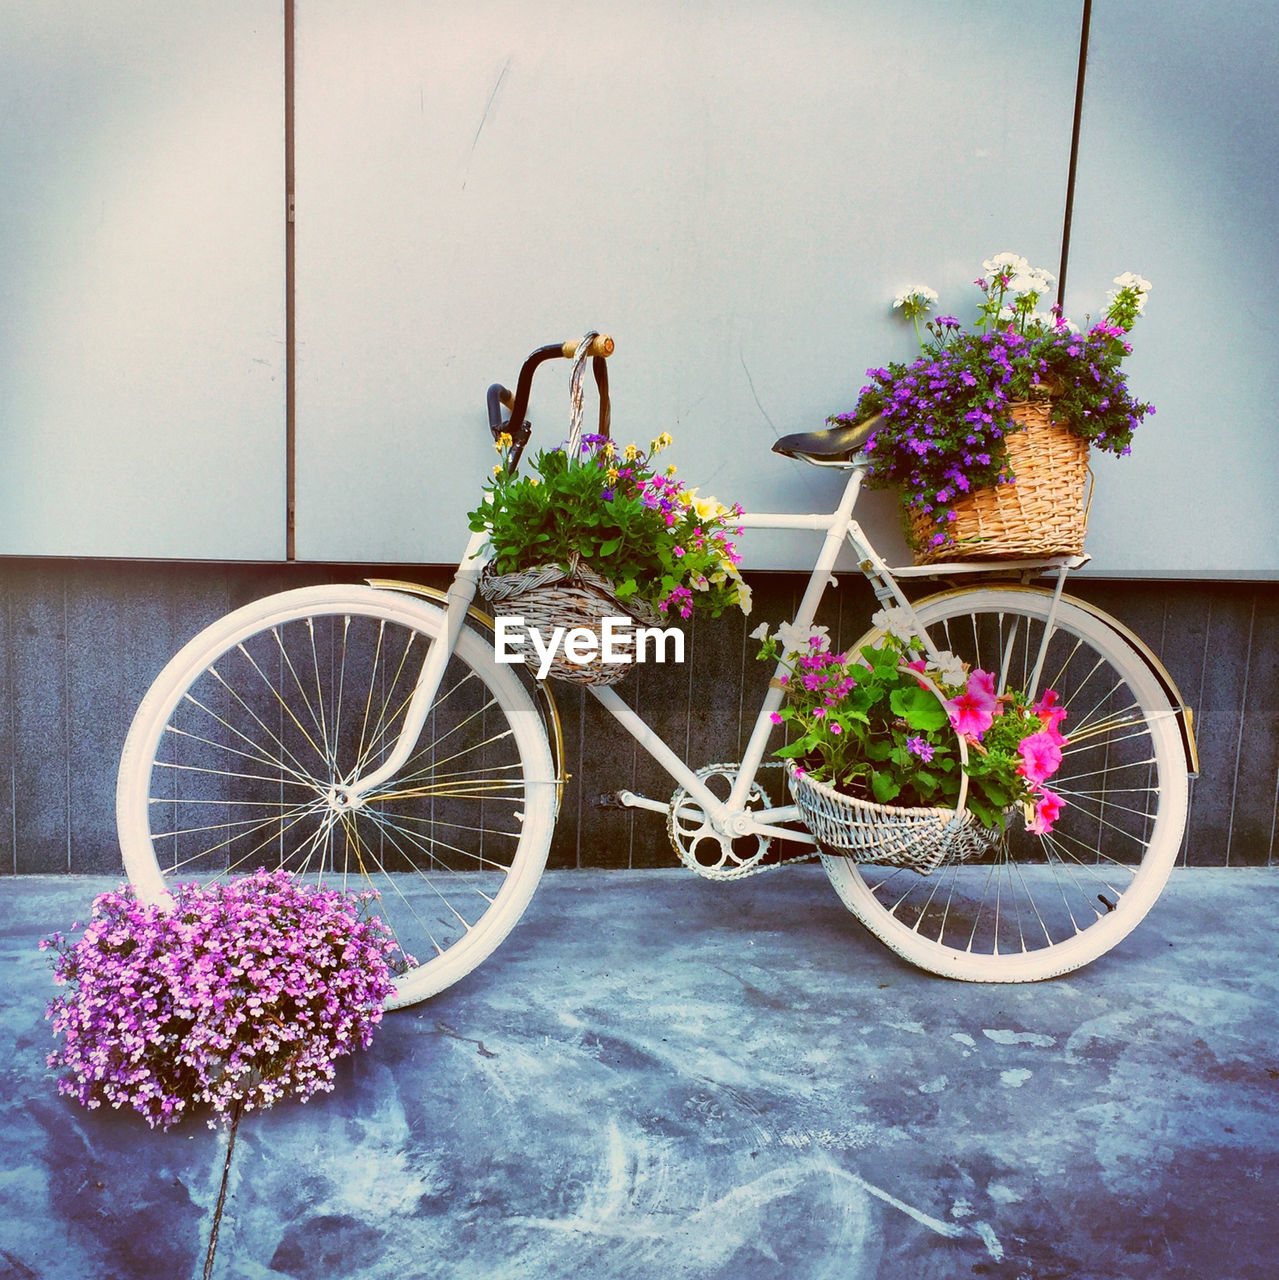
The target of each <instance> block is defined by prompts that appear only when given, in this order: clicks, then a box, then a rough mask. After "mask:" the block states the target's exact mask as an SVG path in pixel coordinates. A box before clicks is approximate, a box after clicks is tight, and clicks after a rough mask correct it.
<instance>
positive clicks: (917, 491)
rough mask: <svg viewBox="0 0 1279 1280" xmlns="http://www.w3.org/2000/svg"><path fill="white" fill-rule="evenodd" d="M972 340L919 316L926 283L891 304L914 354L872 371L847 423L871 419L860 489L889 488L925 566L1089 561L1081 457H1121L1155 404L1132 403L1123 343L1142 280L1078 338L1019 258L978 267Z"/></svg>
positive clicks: (930, 299)
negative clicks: (906, 327) (1046, 304)
mask: <svg viewBox="0 0 1279 1280" xmlns="http://www.w3.org/2000/svg"><path fill="white" fill-rule="evenodd" d="M982 270H983V274H982V275H981V276H979V277H978V278H977V279H976V281H974V283H975V284H976V285H977V287H978V288H979V289H980V290H981V291H982V295H981V296H982V300H981V303H980V304H979V306H978V312H977V321H976V323H975V325H974V326H973V329H972V330H971V331H965V330H964V328H963V325H962V324H961V322H960V321H959V320H957V319H956V318H955V317H954V316H948V315H947V316H938V317H937V318H935V319H930V320H928V321H927V322H926V326H925V329H926V336H925V333H921V331H920V323H919V322H920V319H921V317H923V316H926V315H927V314H928V313H929V311H930V310H931V308H932V305H933V304H934V303H936V302H937V300H938V295H937V294H936V293H935V292H934V291H933V290H932V289H930V288H928V287H927V286H925V285H915V286H912V287H911V288H908V289H905V290H903V291H902V293H900V294H899V295H898V296H897V298H896V299H895V300H894V302H893V306H894V308H896V309H899V310H900V312H901V314H902V315H904V316H905V317H906V318H908V319H909V320H911V322H912V323H913V325H914V328H915V334H916V337H917V339H918V341H919V346H920V350H921V352H922V354H921V355H920V357H919V359H917V360H915V361H913V362H912V363H910V364H902V363H891V364H888V365H886V366H884V367H883V368H876V369H869V370H868V371H867V374H868V376H869V378H870V381H869V383H867V385H866V386H864V387H863V388H862V390H861V393H860V396H859V398H858V401H857V406H856V408H855V409H854V410H853V411H852V412H851V413H844V414H836V415H834V416H832V417H831V418H830V419H829V421H830V422H831V423H832V424H835V425H846V424H848V423H853V422H863V421H866V420H868V419H871V418H875V419H876V421H875V424H874V430H873V432H872V434H871V435H870V437H869V438H868V439H867V441H866V445H865V453H866V456H867V459H868V461H869V468H868V470H867V482H868V483H869V484H871V485H872V486H880V487H887V486H896V487H897V488H898V490H899V492H900V495H901V502H902V514H903V521H904V524H905V526H906V532H907V539H908V541H909V542H910V545H911V547H912V549H913V550H914V552H915V557H916V560H917V562H919V563H931V562H934V561H937V560H943V559H954V558H956V556H963V557H965V558H975V557H1018V556H1026V557H1042V556H1049V555H1078V554H1081V553H1082V552H1083V548H1084V532H1085V529H1086V526H1087V507H1086V505H1085V502H1084V492H1085V488H1086V484H1087V476H1088V450H1089V448H1090V447H1094V448H1097V449H1100V450H1103V451H1105V452H1109V453H1115V454H1119V455H1124V454H1127V453H1128V452H1130V448H1131V443H1132V437H1133V432H1134V431H1135V430H1136V429H1137V427H1138V426H1140V424H1141V422H1142V420H1143V419H1144V418H1145V416H1146V415H1147V414H1150V413H1153V412H1154V408H1153V406H1151V405H1149V404H1145V403H1142V402H1141V401H1139V400H1136V399H1135V398H1134V397H1133V396H1132V394H1131V393H1130V391H1129V389H1128V385H1127V380H1126V376H1125V374H1124V372H1123V369H1122V364H1123V360H1124V358H1125V357H1126V356H1128V355H1130V354H1131V351H1132V347H1131V346H1130V344H1129V343H1128V341H1127V334H1128V332H1129V331H1130V330H1131V329H1132V327H1133V324H1134V323H1135V321H1136V319H1137V316H1138V315H1139V314H1140V313H1141V311H1142V310H1143V308H1144V306H1145V301H1146V296H1147V294H1149V292H1150V287H1151V286H1150V282H1149V281H1148V280H1143V279H1142V278H1141V277H1140V276H1137V275H1134V274H1133V273H1132V272H1125V273H1124V274H1123V275H1120V276H1117V277H1116V278H1115V281H1114V284H1115V288H1114V289H1113V290H1112V291H1111V293H1110V295H1109V299H1108V308H1107V311H1106V314H1105V316H1104V318H1103V319H1101V320H1100V321H1098V322H1097V323H1096V324H1092V325H1090V327H1088V328H1087V329H1086V331H1081V330H1080V329H1079V328H1078V327H1077V326H1075V325H1074V324H1072V323H1071V322H1070V321H1069V320H1068V319H1066V317H1065V316H1063V315H1062V312H1061V308H1060V307H1059V306H1053V307H1051V308H1049V309H1048V310H1047V311H1044V310H1041V309H1040V304H1041V303H1042V302H1043V300H1044V298H1045V297H1046V295H1047V294H1048V293H1049V292H1050V291H1051V290H1052V288H1053V284H1054V280H1053V277H1052V276H1051V275H1050V274H1049V273H1048V272H1046V271H1043V270H1041V269H1040V268H1037V267H1032V266H1031V265H1030V264H1029V263H1028V262H1027V260H1026V259H1025V258H1023V257H1020V256H1019V255H1017V254H1013V253H1001V254H997V255H996V256H995V257H993V258H989V259H987V260H986V261H985V262H984V263H983V264H982Z"/></svg>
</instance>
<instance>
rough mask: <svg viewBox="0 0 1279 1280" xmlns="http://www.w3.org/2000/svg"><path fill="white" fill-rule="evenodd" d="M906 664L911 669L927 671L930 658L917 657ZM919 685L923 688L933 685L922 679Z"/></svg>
mask: <svg viewBox="0 0 1279 1280" xmlns="http://www.w3.org/2000/svg"><path fill="white" fill-rule="evenodd" d="M906 666H907V667H908V668H909V669H910V670H911V671H925V670H927V668H928V659H927V658H916V659H915V661H914V662H908V663H907V664H906ZM919 687H920V688H921V689H930V688H931V687H932V686H931V685H929V684H927V683H926V682H925V681H923V680H920V681H919Z"/></svg>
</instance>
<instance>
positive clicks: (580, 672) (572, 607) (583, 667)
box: [480, 564, 658, 685]
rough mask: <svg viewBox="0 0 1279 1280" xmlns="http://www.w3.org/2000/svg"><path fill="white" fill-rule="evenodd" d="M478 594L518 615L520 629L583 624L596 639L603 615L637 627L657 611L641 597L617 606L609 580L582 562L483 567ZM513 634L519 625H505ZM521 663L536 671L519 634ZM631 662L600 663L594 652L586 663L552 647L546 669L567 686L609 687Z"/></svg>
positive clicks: (547, 631) (652, 620)
mask: <svg viewBox="0 0 1279 1280" xmlns="http://www.w3.org/2000/svg"><path fill="white" fill-rule="evenodd" d="M480 594H481V595H482V596H483V597H484V598H485V599H486V600H488V601H489V602H490V603H491V604H493V605H496V606H499V607H500V611H501V612H502V613H504V614H509V615H512V616H518V617H522V618H523V619H524V628H523V630H524V631H526V632H527V631H528V630H529V629H531V628H536V629H537V631H538V632H540V633H541V635H542V636H544V637H549V636H550V635H551V634H552V633H553V632H554V630H555V628H556V627H563V628H564V629H565V631H566V632H567V631H571V630H572V629H573V628H575V627H585V628H587V629H588V630H590V631H593V632H594V633H595V635H596V637H597V638H598V636H599V634H600V627H601V624H602V623H603V620H604V619H605V618H629V619H631V621H633V622H636V623H639V624H641V625H643V626H653V625H654V624H656V622H657V621H658V617H657V614H656V613H654V611H653V610H652V609H651V608H650V607H649V606H648V605H647V604H645V603H644V602H643V601H641V600H629V601H627V603H626V604H624V605H623V604H619V603H618V601H617V597H616V596H615V595H614V594H613V586H612V584H611V583H610V582H608V581H606V580H605V579H604V578H601V577H600V576H599V575H598V574H596V573H592V572H591V570H589V569H587V568H586V567H585V566H583V565H578V566H576V568H575V569H574V570H573V572H571V573H570V572H568V571H567V570H565V569H563V568H561V567H560V566H559V565H555V564H543V565H537V566H536V567H535V568H532V569H522V570H520V571H519V572H518V573H507V574H501V575H499V574H495V573H492V572H490V570H489V569H488V568H485V569H484V571H483V572H482V573H481V574H480ZM510 630H511V632H512V634H514V635H519V634H520V629H519V628H511V629H510ZM523 653H524V662H525V665H526V666H528V667H529V668H530V669H531V670H533V671H534V672H536V671H537V670H538V668H539V666H540V665H541V663H540V659H539V658H538V655H537V651H536V650H535V649H534V647H533V644H532V641H531V640H530V639H529V638H528V637H527V635H526V636H525V638H524V647H523ZM632 665H633V664H629V663H612V662H608V663H606V662H604V661H603V660H602V659H601V657H600V655H599V654H598V652H597V653H596V655H595V657H594V658H592V659H591V660H590V661H588V662H570V661H569V660H568V659H567V658H566V657H565V656H564V652H563V648H562V647H561V648H559V649H557V651H556V653H555V656H554V658H553V659H552V660H551V665H550V669H549V670H548V672H547V677H548V679H552V680H563V681H566V682H567V683H569V684H580V685H610V684H616V683H617V682H618V681H619V680H621V679H622V678H623V677H624V676H625V675H626V674H627V672H628V671H630V670H631V666H632Z"/></svg>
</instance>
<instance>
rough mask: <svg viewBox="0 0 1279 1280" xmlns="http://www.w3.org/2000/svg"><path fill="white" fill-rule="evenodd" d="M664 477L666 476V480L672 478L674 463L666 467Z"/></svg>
mask: <svg viewBox="0 0 1279 1280" xmlns="http://www.w3.org/2000/svg"><path fill="white" fill-rule="evenodd" d="M666 475H667V478H668V479H669V478H671V477H673V476H674V475H675V464H674V463H671V465H670V466H669V467H667V468H666Z"/></svg>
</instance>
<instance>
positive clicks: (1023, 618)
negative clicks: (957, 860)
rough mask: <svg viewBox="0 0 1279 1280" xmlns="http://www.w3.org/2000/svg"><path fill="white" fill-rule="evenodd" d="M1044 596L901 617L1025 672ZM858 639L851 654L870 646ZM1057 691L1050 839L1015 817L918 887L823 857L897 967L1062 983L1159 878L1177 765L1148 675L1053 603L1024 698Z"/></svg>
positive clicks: (1145, 901) (1154, 681) (957, 596)
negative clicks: (986, 847) (1058, 761)
mask: <svg viewBox="0 0 1279 1280" xmlns="http://www.w3.org/2000/svg"><path fill="white" fill-rule="evenodd" d="M1051 607H1052V596H1051V593H1049V592H1046V591H1043V590H1040V589H1038V588H1021V587H972V588H964V589H959V590H955V591H951V592H944V593H941V594H939V595H936V596H930V597H928V598H927V599H925V600H923V601H920V602H918V603H917V604H916V605H915V610H916V613H917V614H918V616H919V618H920V621H921V622H922V623H923V625H924V626H925V627H926V629H927V630H928V633H929V635H930V636H931V637H932V639H933V641H934V642H935V643H936V644H937V646H938V647H939V648H941V649H945V650H949V651H951V652H954V653H957V654H958V655H959V656H960V657H961V658H963V659H964V660H965V661H966V662H969V663H971V664H972V665H975V666H983V667H984V668H985V669H986V670H993V671H995V672H996V673H997V674H999V676H1000V687H1001V688H1007V687H1010V686H1016V685H1017V684H1018V683H1019V682H1020V683H1021V686H1022V687H1025V682H1026V681H1027V680H1028V679H1029V678H1030V676H1031V673H1032V672H1033V668H1034V662H1035V658H1036V657H1037V655H1038V652H1039V644H1040V641H1041V640H1042V636H1043V632H1044V626H1045V623H1046V620H1047V618H1048V616H1049V610H1050V609H1051ZM880 636H881V633H880V632H878V631H870V632H868V633H867V634H866V635H865V636H863V637H862V639H861V640H860V641H859V642H858V647H860V646H861V645H862V644H866V643H873V642H875V641H876V640H878V639H879V638H880ZM1049 687H1054V688H1056V689H1057V691H1058V693H1059V695H1060V696H1061V698H1062V701H1063V702H1064V703H1065V705H1066V707H1067V711H1068V715H1067V719H1066V721H1065V723H1064V724H1063V725H1062V726H1061V728H1062V732H1064V733H1065V734H1066V735H1067V737H1068V739H1069V744H1068V745H1067V747H1066V748H1065V752H1064V758H1063V762H1062V765H1061V768H1060V770H1059V771H1058V773H1057V774H1055V775H1054V776H1053V778H1052V779H1050V780H1049V783H1048V784H1047V785H1048V786H1050V787H1051V789H1052V790H1053V791H1055V792H1057V793H1058V794H1060V795H1061V796H1062V797H1063V798H1064V799H1065V801H1066V809H1065V811H1064V812H1063V814H1062V816H1061V817H1060V818H1059V819H1058V821H1057V823H1056V825H1055V826H1054V828H1053V832H1052V834H1050V835H1047V836H1043V837H1036V836H1032V835H1030V834H1029V833H1027V832H1026V831H1025V829H1024V828H1025V824H1024V821H1023V819H1022V817H1021V816H1020V815H1015V816H1013V817H1012V818H1011V819H1010V831H1009V833H1008V835H1007V837H1006V838H1005V840H1003V841H1002V842H1001V843H1000V845H999V847H998V848H997V849H996V850H995V851H994V852H993V853H992V854H990V855H988V856H987V857H986V858H983V859H981V860H979V861H978V862H976V863H974V864H969V865H965V866H948V867H943V868H942V869H940V870H938V871H936V872H934V873H933V874H932V875H930V876H922V875H918V874H916V873H915V872H913V871H907V870H901V869H896V868H880V867H875V866H870V865H859V864H857V863H855V862H852V861H850V860H849V859H847V858H844V857H832V856H828V855H824V856H823V858H822V862H823V865H824V867H825V869H826V872H827V875H828V876H829V877H830V880H831V883H832V884H833V885H834V887H835V890H836V892H837V893H838V894H839V896H840V897H841V899H842V900H843V901H844V903H845V905H846V906H847V907H848V908H849V909H850V910H851V911H852V912H853V913H854V914H855V915H856V916H857V917H858V919H859V920H860V921H861V922H862V923H863V924H864V925H865V926H866V927H867V928H868V929H869V930H870V931H871V932H872V933H873V934H875V936H876V937H878V938H879V939H880V940H881V941H882V942H884V943H885V944H886V945H887V946H889V947H891V948H892V949H893V950H894V951H895V952H897V953H898V954H899V955H901V956H902V957H904V958H905V959H906V960H909V961H910V962H911V963H912V964H915V965H917V966H918V967H920V968H922V969H925V970H928V971H929V972H932V973H936V974H939V975H941V976H944V977H948V978H957V979H961V980H965V981H974V982H1033V981H1038V980H1041V979H1044V978H1050V977H1054V976H1057V975H1059V974H1063V973H1068V972H1070V971H1072V970H1074V969H1077V968H1079V967H1080V966H1082V965H1084V964H1087V963H1089V962H1090V961H1092V960H1095V959H1096V958H1097V957H1098V956H1100V955H1102V954H1104V953H1105V952H1107V951H1109V950H1110V949H1111V948H1112V947H1114V946H1115V945H1116V944H1117V943H1119V942H1120V941H1122V939H1123V938H1125V937H1126V936H1127V935H1128V934H1129V933H1130V932H1131V931H1132V929H1134V928H1135V927H1136V926H1137V924H1138V923H1139V922H1140V921H1141V920H1142V919H1143V918H1144V917H1145V915H1146V913H1147V912H1148V911H1149V910H1150V908H1151V906H1152V905H1153V904H1154V902H1155V900H1156V899H1157V898H1158V896H1159V893H1160V891H1161V890H1162V889H1163V886H1164V884H1165V883H1166V881H1167V879H1168V875H1169V872H1170V871H1171V869H1172V866H1173V864H1174V862H1175V860H1176V857H1177V853H1178V850H1179V849H1180V846H1181V839H1182V835H1183V832H1184V828H1185V820H1186V811H1187V804H1188V768H1187V761H1186V754H1185V749H1184V746H1183V742H1182V737H1181V728H1180V723H1179V720H1178V708H1177V707H1176V706H1174V704H1173V702H1172V700H1171V698H1170V697H1169V695H1168V692H1167V691H1166V689H1165V687H1164V684H1163V682H1162V681H1161V680H1160V679H1158V678H1157V677H1156V675H1155V673H1154V672H1153V671H1152V669H1151V667H1150V664H1149V663H1148V662H1147V661H1146V659H1145V658H1144V657H1143V656H1142V655H1141V653H1140V652H1139V651H1138V650H1137V648H1136V647H1135V646H1134V645H1133V643H1131V642H1130V641H1129V640H1128V639H1127V638H1126V637H1125V636H1124V634H1123V633H1122V629H1116V627H1115V626H1112V625H1109V624H1108V623H1107V621H1106V620H1105V618H1104V615H1101V614H1099V613H1098V612H1097V611H1095V610H1093V609H1091V608H1090V607H1088V606H1085V605H1084V604H1083V603H1082V602H1078V601H1074V600H1071V599H1069V598H1063V599H1062V600H1061V601H1060V602H1059V604H1058V607H1057V612H1056V615H1055V619H1054V630H1053V633H1052V636H1051V639H1050V642H1049V647H1048V652H1047V658H1046V661H1045V663H1044V666H1043V672H1042V676H1041V680H1040V684H1039V690H1040V692H1042V691H1043V690H1044V689H1047V688H1049Z"/></svg>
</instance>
